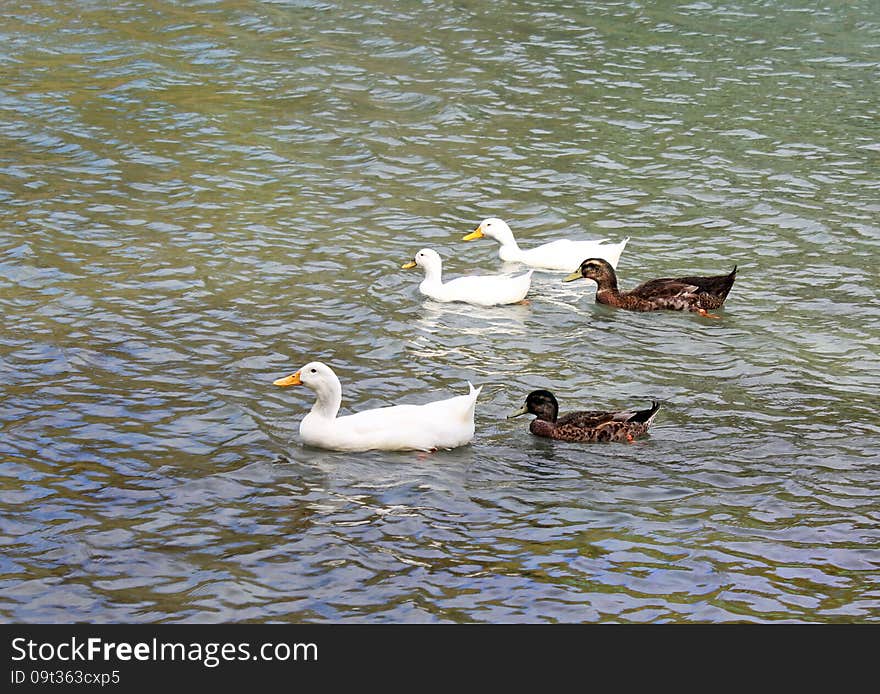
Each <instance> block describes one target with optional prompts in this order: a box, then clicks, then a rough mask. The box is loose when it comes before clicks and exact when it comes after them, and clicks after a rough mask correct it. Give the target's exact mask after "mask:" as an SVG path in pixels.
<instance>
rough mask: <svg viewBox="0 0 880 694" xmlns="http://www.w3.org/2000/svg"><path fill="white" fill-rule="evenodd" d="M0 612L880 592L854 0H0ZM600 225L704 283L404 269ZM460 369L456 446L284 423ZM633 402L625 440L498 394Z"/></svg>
mask: <svg viewBox="0 0 880 694" xmlns="http://www.w3.org/2000/svg"><path fill="white" fill-rule="evenodd" d="M2 16H3V19H2V23H0V75H2V81H0V211H2V217H0V311H2V316H3V320H2V326H0V396H2V401H0V432H2V435H0V458H2V465H0V475H2V481H0V509H2V515H0V542H2V553H0V618H2V619H3V620H5V621H62V622H64V621H73V620H85V621H95V622H105V621H132V622H153V621H169V622H178V621H201V622H204V621H239V620H251V621H395V622H405V621H417V622H424V621H427V622H430V621H491V622H519V621H530V622H553V621H560V622H571V621H624V622H694V621H735V620H747V621H785V620H790V621H880V587H878V586H880V502H878V494H880V480H878V476H880V416H878V409H880V398H878V392H880V356H878V353H880V303H878V299H880V282H878V261H877V253H878V248H880V226H878V213H880V181H878V163H880V162H878V157H880V120H878V116H880V114H878V97H880V87H878V85H880V79H878V78H880V75H878V65H880V9H878V5H877V3H876V2H874V1H873V0H864V1H861V2H860V1H858V0H856V1H854V2H826V3H820V4H819V5H816V4H815V3H813V2H807V1H806V0H767V1H764V2H739V3H736V2H734V3H723V2H722V3H719V2H685V3H680V2H679V3H660V2H657V3H653V2H639V1H636V2H625V3H624V2H610V3H604V2H603V3H598V2H596V3H594V2H555V1H549V2H545V1H541V2H538V1H535V2H525V1H510V0H500V1H498V2H493V3H480V2H452V1H447V2H442V1H441V2H429V1H427V0H425V1H424V2H414V1H411V0H404V1H403V2H390V1H389V2H385V1H384V0H372V1H371V2H368V3H346V2H338V3H336V2H308V1H300V2H286V1H281V0H278V1H276V2H268V1H267V2H256V1H253V0H236V1H233V0H217V1H214V2H210V1H203V2H187V3H173V2H163V1H161V0H131V1H128V2H109V1H107V2H104V1H101V0H93V1H87V0H83V1H81V2H66V1H65V2H61V1H60V0H58V1H54V2H53V1H48V0H46V1H43V2H40V1H36V0H33V1H31V0H24V1H22V2H14V3H13V2H2ZM487 216H498V217H502V218H504V219H506V220H507V221H508V222H509V223H510V225H511V227H512V228H513V229H514V231H515V232H516V233H517V235H518V237H519V239H520V241H521V243H522V244H523V246H530V245H534V244H536V243H538V242H539V241H541V240H547V239H551V238H559V237H563V236H569V237H579V238H598V237H607V238H610V239H613V240H619V239H620V238H622V237H623V236H630V237H631V241H630V243H629V246H628V248H627V250H626V252H625V254H624V255H623V258H622V259H621V262H620V266H619V268H618V270H619V274H620V277H621V284H622V285H624V286H625V287H631V286H633V285H634V284H636V283H637V282H641V281H643V280H645V279H649V278H652V277H659V276H669V275H676V274H695V273H709V274H716V273H720V272H727V271H729V270H730V268H731V267H732V266H733V265H734V263H736V264H738V265H739V268H740V272H739V278H738V280H737V283H736V284H735V286H734V288H733V291H732V293H731V295H730V298H729V300H728V303H727V305H726V307H725V309H724V310H723V312H722V313H723V318H722V320H708V319H703V318H700V317H698V316H694V315H683V314H679V313H653V314H638V313H629V312H624V311H617V310H613V309H608V308H605V307H598V306H596V305H595V303H594V300H593V292H592V291H591V290H590V288H589V287H588V286H586V283H585V282H579V283H571V284H565V285H563V284H562V283H561V282H560V276H559V275H558V274H553V273H541V274H537V275H536V276H535V281H534V283H533V288H532V292H531V294H530V302H531V303H530V304H528V305H522V306H511V307H500V308H493V309H484V308H476V307H469V306H464V305H458V304H455V305H453V304H437V303H434V302H431V301H428V300H423V299H422V297H420V296H419V294H418V292H417V285H418V281H419V276H418V275H417V274H416V273H413V272H409V273H407V272H403V271H401V270H400V269H399V268H400V264H401V263H402V262H403V261H405V260H406V259H407V258H408V257H411V255H412V253H413V252H414V251H415V250H417V249H419V248H421V247H425V246H430V247H433V248H435V249H437V250H438V251H439V252H440V253H441V254H442V255H443V257H444V259H445V268H446V271H447V272H448V273H449V274H451V275H461V274H466V273H470V272H494V271H497V270H498V269H499V268H500V265H499V261H498V258H497V255H496V251H497V246H496V245H494V244H492V243H491V242H489V241H474V242H469V243H462V242H461V241H460V239H461V237H462V235H464V234H466V233H468V232H469V231H470V230H472V229H473V228H474V226H475V225H476V223H477V222H478V221H479V220H480V219H481V218H483V217H487ZM312 359H321V360H323V361H326V362H328V363H330V364H331V365H332V366H333V367H334V368H335V369H336V371H337V373H338V374H339V376H340V378H341V380H342V382H343V390H344V403H343V408H344V409H345V410H347V411H351V410H358V409H362V408H366V407H372V406H379V405H384V404H388V403H391V402H425V401H427V400H429V399H431V398H434V397H444V396H446V395H449V394H452V393H463V392H465V391H466V389H467V385H466V381H467V380H471V381H473V382H474V383H477V384H484V385H485V388H484V390H483V394H482V396H481V398H480V401H479V403H478V408H477V417H476V420H477V435H476V438H475V440H474V442H473V443H472V445H470V446H468V447H465V448H461V449H457V450H455V451H448V452H440V453H437V454H435V455H431V456H427V457H425V456H422V457H420V456H418V455H416V454H410V453H392V454H388V453H365V454H356V455H352V454H337V453H331V452H323V451H319V450H315V449H310V448H306V447H304V446H302V445H301V443H300V442H299V439H298V423H299V420H300V419H301V418H302V416H303V414H304V413H305V412H306V411H307V410H308V408H309V407H310V406H311V403H312V397H311V393H310V392H309V391H306V390H304V389H296V388H292V389H281V388H277V387H273V386H272V381H273V380H274V379H276V378H278V377H279V376H283V375H286V374H288V373H291V372H292V371H294V370H295V369H297V368H298V367H300V366H301V365H302V364H304V363H305V362H307V361H310V360H312ZM537 387H549V388H551V389H552V390H553V391H555V392H556V393H557V395H558V397H559V398H560V401H561V403H562V407H563V410H568V409H572V408H581V409H593V408H598V407H618V406H620V407H631V406H646V405H647V404H648V403H649V401H650V400H651V399H652V398H654V399H659V400H662V401H663V403H664V408H663V409H662V410H661V411H660V414H659V415H658V418H657V421H656V424H655V426H654V428H653V429H652V434H651V436H650V437H648V438H645V439H641V440H639V441H637V442H636V443H634V444H630V445H626V444H610V445H593V446H586V445H577V444H569V443H559V442H552V441H547V440H541V439H537V438H535V437H533V436H531V435H530V434H529V433H528V423H527V421H525V420H524V419H523V418H521V419H515V420H506V419H505V418H504V416H505V415H506V414H507V413H508V412H509V411H511V410H513V409H515V408H517V407H519V406H520V404H521V403H522V400H523V398H524V396H525V394H526V393H527V392H528V391H529V390H531V389H533V388H537Z"/></svg>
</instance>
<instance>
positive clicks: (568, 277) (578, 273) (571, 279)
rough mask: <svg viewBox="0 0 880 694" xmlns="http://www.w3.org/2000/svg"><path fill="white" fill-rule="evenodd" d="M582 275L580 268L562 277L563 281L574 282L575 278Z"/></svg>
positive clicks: (579, 277)
mask: <svg viewBox="0 0 880 694" xmlns="http://www.w3.org/2000/svg"><path fill="white" fill-rule="evenodd" d="M583 277H584V276H583V275H582V274H581V271H580V270H575V271H574V272H572V273H571V274H570V275H566V276H565V277H563V278H562V281H563V282H574V281H575V280H579V279H583Z"/></svg>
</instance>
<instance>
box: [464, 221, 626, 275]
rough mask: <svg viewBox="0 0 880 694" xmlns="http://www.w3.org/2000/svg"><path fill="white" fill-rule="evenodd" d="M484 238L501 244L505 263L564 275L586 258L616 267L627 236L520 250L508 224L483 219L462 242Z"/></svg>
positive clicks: (556, 242)
mask: <svg viewBox="0 0 880 694" xmlns="http://www.w3.org/2000/svg"><path fill="white" fill-rule="evenodd" d="M484 236H486V237H488V238H490V239H495V240H496V241H497V242H498V243H500V244H501V248H500V249H499V251H498V255H499V257H500V258H501V260H503V261H505V262H509V263H525V264H526V265H530V266H531V267H535V268H539V269H541V270H559V271H564V272H574V271H575V270H577V269H578V268H579V267H580V265H581V263H582V262H583V261H584V260H586V259H587V258H602V259H603V260H607V261H608V262H609V263H611V266H612V267H614V268H616V267H617V261H619V260H620V254H621V253H623V249H624V248H625V247H626V242H627V241H629V236H627V237H626V238H625V239H624V240H623V241H621V242H620V243H605V242H606V241H607V239H602V240H600V241H571V240H570V239H561V240H559V241H551V242H550V243H545V244H543V245H542V246H536V247H535V248H529V249H526V250H523V249H521V248H520V247H519V246H518V245H517V243H516V239H515V238H513V232H512V231H511V230H510V227H509V226H507V223H506V222H504V221H503V220H501V219H498V218H497V217H489V218H488V219H484V220H483V221H482V222H480V226H478V227H477V228H476V229H474V230H473V231H472V232H471V233H470V234H468V235H467V236H465V237H464V238H463V239H462V240H463V241H470V240H471V239H481V238H483V237H484Z"/></svg>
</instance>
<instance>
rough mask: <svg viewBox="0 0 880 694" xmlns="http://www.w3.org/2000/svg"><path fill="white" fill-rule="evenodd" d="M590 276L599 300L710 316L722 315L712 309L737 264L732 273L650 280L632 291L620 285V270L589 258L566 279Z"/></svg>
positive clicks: (641, 308)
mask: <svg viewBox="0 0 880 694" xmlns="http://www.w3.org/2000/svg"><path fill="white" fill-rule="evenodd" d="M581 278H586V279H590V280H593V281H594V282H595V283H596V284H597V285H599V286H598V288H597V289H596V302H597V303H600V304H608V305H609V306H616V307H618V308H625V309H628V310H630V311H657V310H662V309H665V310H668V311H684V310H687V311H695V312H696V313H699V314H700V315H701V316H705V317H706V318H720V316H716V315H715V314H713V313H709V310H710V309H714V308H720V307H721V305H722V304H723V303H724V300H725V299H726V298H727V294H728V292H730V288H731V287H732V286H733V281H734V280H735V279H736V265H734V266H733V271H732V272H731V273H730V274H729V275H715V276H713V277H676V278H675V279H672V278H668V277H664V278H662V279H656V280H649V281H648V282H645V283H644V284H640V285H639V286H638V287H636V288H635V289H632V290H630V291H628V292H621V291H620V290H619V289H618V288H617V273H615V272H614V268H613V267H611V265H610V264H609V263H608V261H606V260H602V259H601V258H589V259H587V260H585V261H584V262H582V263H581V266H580V268H579V269H577V270H575V271H574V272H573V273H571V274H570V275H569V276H568V277H566V278H565V279H563V280H562V281H563V282H571V281H573V280H579V279H581Z"/></svg>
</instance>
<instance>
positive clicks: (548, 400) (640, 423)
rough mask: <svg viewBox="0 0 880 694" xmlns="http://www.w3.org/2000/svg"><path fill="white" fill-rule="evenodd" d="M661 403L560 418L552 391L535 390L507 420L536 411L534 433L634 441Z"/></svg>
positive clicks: (531, 426)
mask: <svg viewBox="0 0 880 694" xmlns="http://www.w3.org/2000/svg"><path fill="white" fill-rule="evenodd" d="M659 409H660V403H657V402H653V401H652V402H651V409H649V410H637V411H633V410H630V411H626V412H572V413H570V414H567V415H565V416H563V417H559V403H558V402H557V401H556V397H555V396H554V395H553V393H551V392H550V391H549V390H534V391H532V392H531V393H529V395H528V397H526V404H525V405H523V406H522V407H521V408H520V409H518V410H517V411H516V412H513V413H511V414H509V415H508V416H507V418H508V419H511V418H513V417H519V416H520V415H522V414H533V415H535V417H536V418H535V419H533V420H532V422H531V424H529V431H531V432H532V433H533V434H534V435H535V436H546V437H547V438H550V439H559V440H560V441H583V442H588V443H594V442H597V441H632V440H633V439H634V438H635V437H636V436H641V435H642V434H646V433H647V432H648V427H650V426H651V422H652V421H654V416H655V415H656V414H657V410H659Z"/></svg>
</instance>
